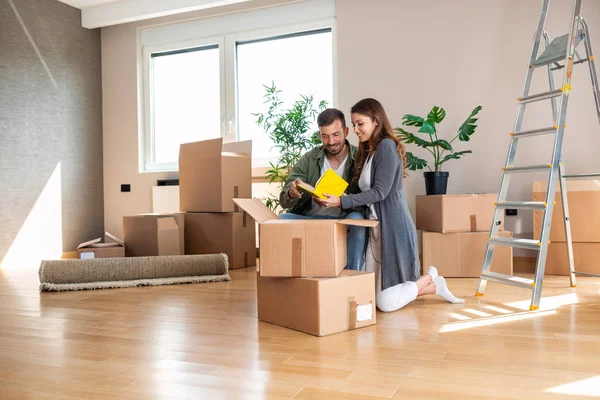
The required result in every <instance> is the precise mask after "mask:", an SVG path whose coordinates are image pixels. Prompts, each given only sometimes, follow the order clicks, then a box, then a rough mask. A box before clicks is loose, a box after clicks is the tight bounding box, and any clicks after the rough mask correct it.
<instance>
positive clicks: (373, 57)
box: [336, 0, 600, 254]
mask: <svg viewBox="0 0 600 400" xmlns="http://www.w3.org/2000/svg"><path fill="white" fill-rule="evenodd" d="M573 3H574V2H573V1H571V0H553V1H552V2H551V6H550V12H549V16H548V20H547V23H546V30H547V31H548V32H549V34H550V36H551V37H552V38H554V37H557V36H560V35H562V34H565V33H567V32H568V29H569V28H568V27H569V20H570V18H571V12H572V9H571V7H572V4H573ZM540 8H541V0H525V1H516V0H504V1H502V0H497V1H480V0H459V1H452V2H445V1H439V0H437V1H436V0H421V1H418V2H416V1H413V0H394V1H388V0H374V1H371V2H369V6H368V7H365V6H364V2H363V1H360V0H343V1H338V2H337V7H336V14H337V29H338V65H339V82H340V87H339V95H340V97H339V98H340V107H341V108H342V109H344V110H348V109H349V108H350V107H351V106H352V105H353V104H354V103H355V102H356V101H358V100H360V99H361V98H363V97H375V98H377V99H378V100H380V101H381V102H382V103H383V105H384V106H385V108H386V111H387V113H388V115H389V117H390V119H391V121H392V125H393V126H394V127H396V126H400V124H401V123H402V116H403V115H404V114H406V113H410V114H417V115H421V116H426V115H427V113H428V112H429V110H430V109H431V107H432V106H434V105H438V106H442V107H444V108H445V109H446V111H447V116H446V119H445V120H444V121H443V123H442V124H441V125H440V128H441V129H440V131H441V132H442V134H441V136H443V137H445V138H449V137H453V135H454V134H455V132H456V129H457V128H458V127H459V126H460V124H461V123H462V122H463V121H464V119H465V118H466V117H467V116H468V115H469V113H470V112H471V110H472V109H473V108H474V107H475V106H477V105H479V104H480V105H482V106H483V110H482V111H481V112H480V113H479V118H480V120H479V121H478V128H477V131H476V132H475V134H474V135H473V137H472V140H471V142H468V143H462V142H458V141H456V142H454V144H456V146H455V149H457V150H467V149H470V150H472V151H473V154H470V155H467V156H466V157H465V158H464V159H463V160H453V161H450V162H448V163H447V164H444V169H445V170H447V171H449V172H450V180H449V185H448V192H449V193H473V192H492V193H496V192H497V191H498V189H499V185H500V179H501V167H502V166H504V163H505V160H506V154H507V151H508V145H509V135H508V133H509V132H510V131H511V130H512V128H513V125H514V119H515V115H516V111H517V102H516V98H517V97H519V96H520V95H521V92H522V90H523V84H524V81H525V74H526V72H527V69H526V68H527V65H528V61H529V58H530V56H531V48H532V45H533V36H534V33H535V30H536V28H537V23H538V19H539V12H540ZM583 13H584V16H585V17H586V20H587V22H588V25H589V27H590V35H591V37H592V43H593V42H594V38H598V39H596V40H595V42H596V43H598V42H599V41H600V30H598V27H599V26H600V2H598V1H584V7H583ZM560 74H561V75H560V76H558V75H557V82H559V81H560V79H562V71H561V73H560ZM559 78H560V79H559ZM573 88H574V90H573V92H572V96H571V99H570V101H569V112H568V116H567V117H568V118H567V125H568V129H567V131H566V137H565V142H564V147H563V149H564V151H565V156H564V159H565V166H566V169H567V172H568V173H569V172H570V173H579V172H585V171H588V172H589V171H598V172H600V157H598V155H599V153H600V152H599V150H600V125H599V124H598V116H597V114H596V112H595V109H594V99H593V95H592V90H591V83H590V77H589V70H588V66H587V64H582V65H578V66H576V67H575V71H574V75H573ZM546 90H548V80H547V73H546V70H544V69H541V68H540V69H538V70H537V72H536V73H535V75H534V86H533V87H532V91H531V93H536V92H539V91H546ZM549 104H550V102H549V101H548V102H544V104H535V105H532V106H527V111H526V117H525V121H524V125H523V128H524V129H526V128H541V127H548V126H552V125H553V124H552V115H551V112H550V106H549ZM409 130H410V129H409ZM412 131H414V130H412ZM451 135H452V136H451ZM550 140H551V139H550V137H545V138H544V137H538V138H530V139H526V140H525V139H523V140H521V143H520V144H519V148H518V151H517V162H518V163H520V164H522V165H524V164H534V163H537V164H540V163H542V162H549V161H550V156H551V154H550V152H551V143H550ZM544 143H546V145H544ZM407 149H409V150H410V151H413V152H414V153H416V154H417V155H420V156H422V157H424V158H427V156H429V153H427V152H426V151H422V150H421V149H417V150H415V147H414V145H409V146H407ZM546 177H547V175H546V174H538V175H534V174H524V175H522V176H516V177H513V178H512V180H511V191H510V192H509V196H511V197H512V198H513V199H515V200H516V199H518V198H520V199H522V200H525V199H531V181H532V179H537V180H541V179H545V178H546ZM424 192H425V184H424V181H423V178H422V173H421V172H411V174H410V177H409V178H408V179H407V181H406V194H407V196H408V199H409V204H410V207H411V209H413V210H414V196H415V195H416V194H422V193H424ZM490 222H491V221H490ZM506 227H507V229H510V230H514V231H515V232H516V233H517V234H522V235H531V234H532V233H531V232H532V230H533V229H532V219H531V212H526V211H520V212H519V216H517V217H508V218H507V219H506ZM517 254H523V253H522V252H519V253H517Z"/></svg>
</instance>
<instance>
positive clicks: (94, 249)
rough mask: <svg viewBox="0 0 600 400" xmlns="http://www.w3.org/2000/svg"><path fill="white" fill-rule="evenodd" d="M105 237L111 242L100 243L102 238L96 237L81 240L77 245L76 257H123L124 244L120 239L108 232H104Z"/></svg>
mask: <svg viewBox="0 0 600 400" xmlns="http://www.w3.org/2000/svg"><path fill="white" fill-rule="evenodd" d="M104 236H105V237H106V238H107V239H110V240H112V241H113V243H107V242H106V241H105V242H104V243H100V242H101V241H102V238H101V237H99V238H96V239H93V240H90V241H88V242H83V243H81V244H80V245H79V246H77V258H81V259H90V258H108V257H125V244H124V243H123V241H122V240H120V239H119V238H117V237H116V236H114V235H111V234H110V233H108V232H104Z"/></svg>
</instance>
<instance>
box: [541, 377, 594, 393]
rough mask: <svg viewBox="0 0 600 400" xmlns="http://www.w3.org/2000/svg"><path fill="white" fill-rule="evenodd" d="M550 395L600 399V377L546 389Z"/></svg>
mask: <svg viewBox="0 0 600 400" xmlns="http://www.w3.org/2000/svg"><path fill="white" fill-rule="evenodd" d="M546 392H548V393H560V394H566V395H571V396H590V397H595V398H600V375H598V376H594V377H592V378H587V379H582V380H580V381H576V382H571V383H566V384H564V385H559V386H555V387H552V388H549V389H546Z"/></svg>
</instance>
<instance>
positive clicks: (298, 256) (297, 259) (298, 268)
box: [292, 238, 304, 277]
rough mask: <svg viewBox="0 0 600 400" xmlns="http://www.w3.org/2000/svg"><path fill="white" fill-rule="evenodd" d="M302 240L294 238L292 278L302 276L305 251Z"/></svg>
mask: <svg viewBox="0 0 600 400" xmlns="http://www.w3.org/2000/svg"><path fill="white" fill-rule="evenodd" d="M302 245H303V243H302V238H293V239H292V276H293V277H299V276H302V265H303V264H304V262H303V259H302V258H303V257H304V251H302V247H303V246H302Z"/></svg>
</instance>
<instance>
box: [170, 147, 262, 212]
mask: <svg viewBox="0 0 600 400" xmlns="http://www.w3.org/2000/svg"><path fill="white" fill-rule="evenodd" d="M251 196H252V141H251V140H247V141H243V142H235V143H225V144H224V143H223V139H222V138H219V139H213V140H204V141H200V142H193V143H184V144H182V145H181V146H180V148H179V209H180V211H187V212H233V211H239V210H238V209H237V208H236V207H235V204H234V203H233V201H231V199H233V198H234V197H242V198H249V197H251Z"/></svg>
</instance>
